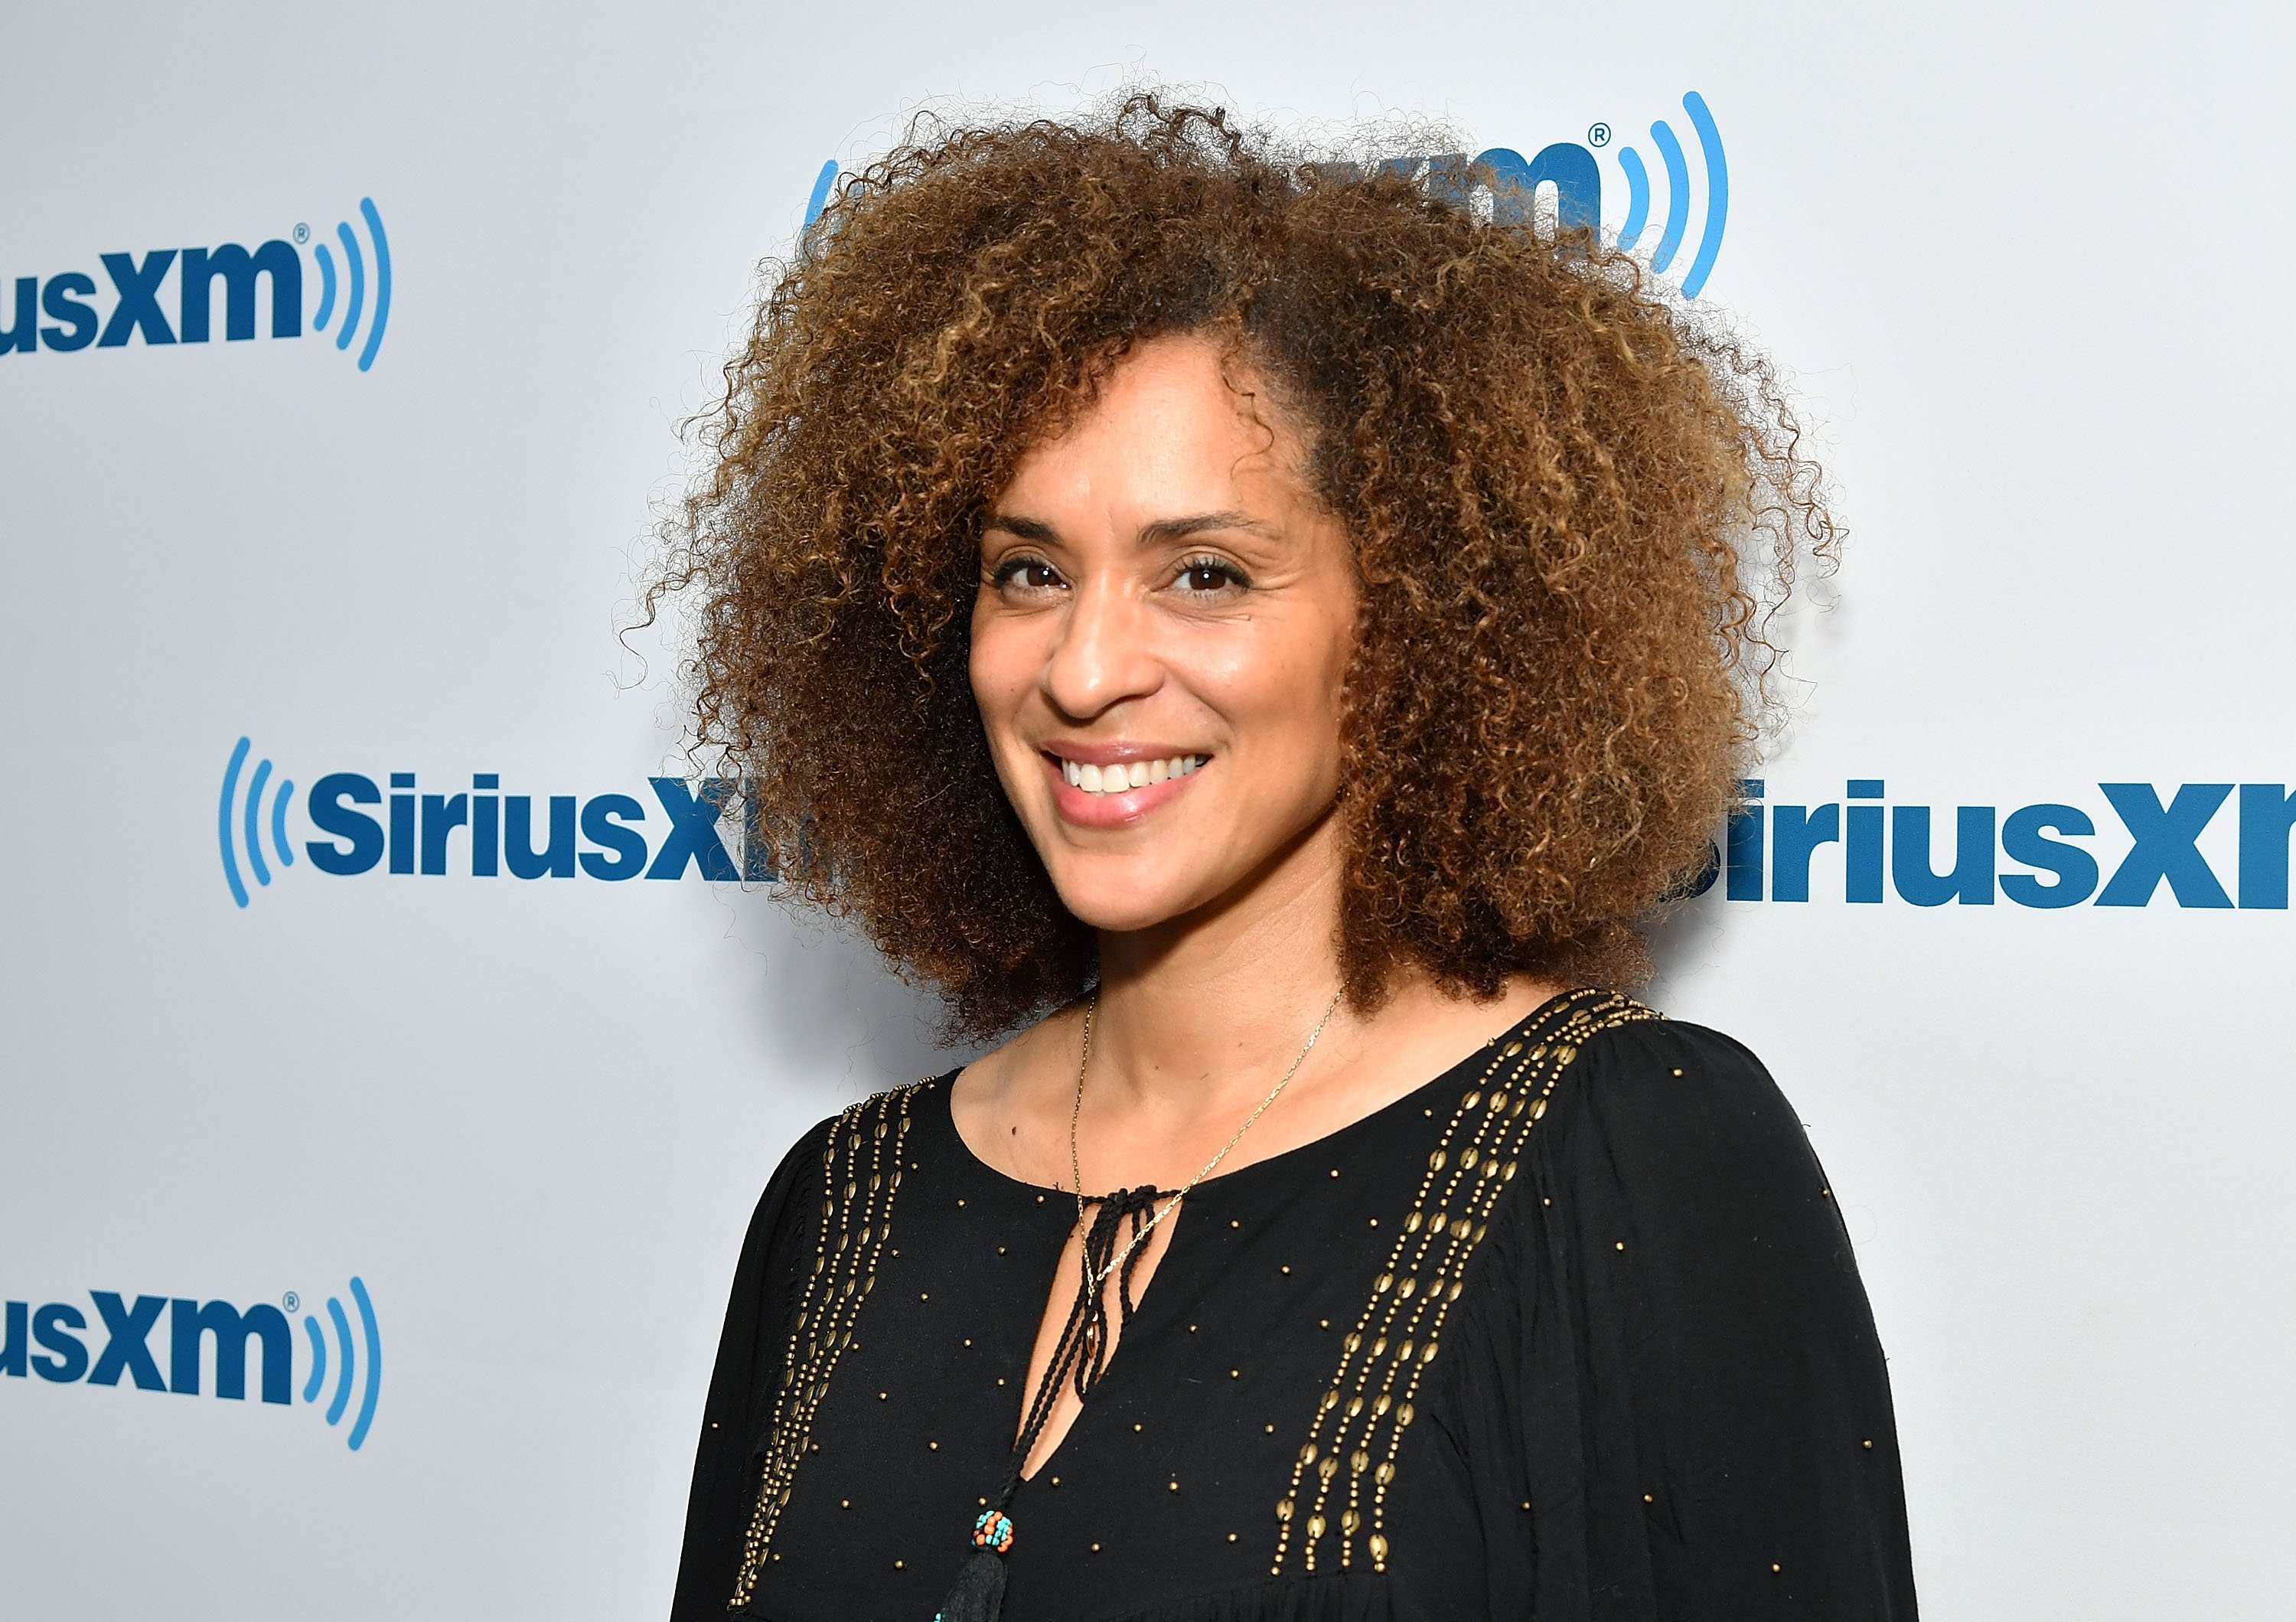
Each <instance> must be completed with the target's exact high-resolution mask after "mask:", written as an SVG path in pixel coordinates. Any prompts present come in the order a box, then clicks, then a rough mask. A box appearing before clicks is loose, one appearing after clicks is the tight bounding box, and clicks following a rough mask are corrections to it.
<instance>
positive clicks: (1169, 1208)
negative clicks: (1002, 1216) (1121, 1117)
mask: <svg viewBox="0 0 2296 1622" xmlns="http://www.w3.org/2000/svg"><path fill="white" fill-rule="evenodd" d="M1342 995H1345V993H1344V990H1341V991H1335V992H1333V994H1332V1000H1331V1001H1330V1002H1329V1003H1327V1004H1324V1017H1323V1018H1322V1019H1320V1020H1316V1028H1315V1029H1313V1030H1311V1031H1309V1032H1308V1040H1307V1042H1306V1044H1304V1045H1302V1046H1301V1047H1300V1053H1299V1056H1298V1057H1297V1058H1295V1059H1293V1060H1292V1066H1291V1068H1290V1069H1287V1070H1285V1071H1284V1072H1283V1077H1282V1079H1281V1080H1279V1081H1277V1082H1276V1084H1275V1085H1274V1086H1272V1087H1270V1088H1269V1089H1268V1090H1267V1097H1265V1098H1263V1099H1261V1100H1260V1101H1259V1108H1257V1109H1255V1110H1252V1112H1251V1114H1250V1115H1248V1116H1246V1117H1244V1120H1243V1125H1242V1126H1238V1127H1237V1128H1236V1129H1235V1135H1234V1136H1233V1137H1231V1138H1229V1139H1228V1141H1227V1142H1226V1143H1223V1144H1221V1145H1220V1151H1219V1152H1218V1154H1216V1155H1214V1156H1213V1157H1212V1158H1211V1159H1209V1160H1206V1161H1205V1162H1204V1167H1203V1169H1202V1170H1201V1171H1200V1172H1198V1173H1197V1174H1196V1175H1195V1176H1193V1177H1191V1178H1189V1179H1188V1185H1187V1187H1185V1188H1184V1189H1182V1190H1180V1192H1177V1193H1176V1194H1174V1195H1173V1196H1172V1197H1171V1198H1170V1199H1169V1200H1166V1201H1165V1202H1164V1203H1163V1204H1162V1205H1161V1206H1160V1207H1158V1208H1157V1209H1156V1210H1155V1211H1154V1213H1153V1214H1152V1215H1151V1216H1149V1218H1148V1220H1147V1221H1146V1222H1145V1223H1144V1224H1142V1225H1141V1226H1140V1229H1139V1231H1138V1232H1137V1233H1134V1234H1133V1235H1132V1241H1131V1242H1130V1243H1129V1244H1128V1245H1126V1246H1125V1247H1124V1249H1121V1250H1119V1251H1118V1252H1116V1253H1115V1254H1114V1255H1113V1256H1111V1257H1110V1258H1109V1262H1108V1266H1105V1267H1103V1268H1102V1269H1101V1270H1100V1272H1099V1274H1097V1275H1096V1276H1094V1277H1092V1278H1091V1279H1089V1280H1088V1281H1087V1284H1086V1289H1085V1298H1087V1299H1091V1298H1094V1297H1096V1296H1098V1295H1099V1293H1100V1291H1101V1289H1102V1287H1103V1285H1105V1284H1106V1283H1107V1282H1108V1277H1109V1274H1112V1273H1114V1272H1115V1271H1116V1270H1117V1269H1118V1268H1119V1267H1121V1266H1123V1265H1124V1264H1125V1262H1126V1261H1127V1260H1128V1259H1129V1258H1130V1257H1131V1255H1132V1253H1133V1252H1134V1251H1135V1250H1137V1249H1139V1248H1140V1247H1141V1246H1142V1245H1144V1244H1145V1243H1146V1242H1147V1241H1148V1236H1149V1235H1150V1234H1151V1233H1154V1232H1155V1231H1156V1225H1157V1224H1158V1223H1160V1222H1161V1221H1163V1220H1164V1218H1165V1217H1167V1216H1170V1215H1171V1214H1172V1212H1173V1210H1174V1209H1175V1208H1177V1206H1178V1205H1179V1203H1180V1201H1181V1200H1185V1199H1186V1198H1187V1197H1188V1196H1189V1195H1190V1194H1192V1193H1193V1192H1195V1189H1196V1184H1199V1183H1201V1182H1202V1181H1203V1180H1204V1179H1205V1178H1206V1177H1209V1176H1211V1175H1212V1173H1213V1171H1214V1170H1215V1169H1217V1168H1218V1166H1219V1163H1220V1162H1221V1161H1222V1160H1225V1159H1227V1155H1228V1151H1229V1150H1231V1149H1234V1147H1235V1146H1236V1145H1237V1144H1238V1143H1242V1142H1243V1135H1244V1134H1245V1133H1247V1132H1249V1131H1251V1128H1252V1124H1253V1123H1254V1122H1255V1121H1257V1120H1259V1118H1260V1117H1261V1116H1263V1115H1265V1114H1267V1109H1268V1106H1269V1105H1271V1104H1273V1103H1274V1102H1275V1101H1276V1100H1277V1099H1278V1098H1280V1097H1282V1096H1283V1089H1284V1088H1286V1087H1288V1086H1290V1085H1292V1077H1294V1076H1297V1075H1298V1074H1299V1073H1300V1066H1301V1065H1303V1064H1305V1063H1307V1062H1308V1054H1309V1053H1313V1052H1315V1050H1316V1038H1317V1037H1319V1036H1322V1035H1323V1034H1324V1026H1325V1025H1327V1024H1329V1023H1330V1022H1331V1019H1332V1016H1333V1014H1334V1013H1336V1012H1339V1006H1340V998H1341V996H1342ZM1099 1009H1100V993H1099V992H1097V991H1095V992H1094V993H1093V994H1092V998H1091V1000H1090V1001H1089V1002H1087V1003H1086V1004H1085V1005H1084V1052H1083V1053H1081V1054H1080V1055H1078V1059H1077V1079H1076V1102H1074V1103H1072V1104H1070V1106H1069V1175H1070V1176H1073V1177H1074V1178H1075V1179H1076V1202H1077V1231H1078V1233H1082V1232H1084V1231H1085V1229H1086V1228H1087V1221H1086V1217H1085V1203H1086V1202H1085V1197H1084V1163H1083V1161H1082V1160H1081V1159H1079V1158H1078V1154H1077V1120H1078V1117H1079V1116H1081V1115H1082V1114H1083V1113H1084V1073H1085V1069H1086V1068H1087V1066H1089V1065H1090V1064H1091V1063H1092V1020H1093V1015H1094V1014H1095V1013H1096V1012H1099Z"/></svg>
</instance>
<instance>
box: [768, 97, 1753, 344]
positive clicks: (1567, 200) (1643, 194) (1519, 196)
mask: <svg viewBox="0 0 2296 1622" xmlns="http://www.w3.org/2000/svg"><path fill="white" fill-rule="evenodd" d="M1682 110H1683V111H1684V112H1685V114H1687V115H1688V117H1689V119H1690V127H1691V129H1692V131H1693V133H1694V134H1695V135H1697V137H1698V147H1699V152H1700V153H1701V155H1702V158H1703V159H1704V161H1705V166H1706V218H1705V220H1704V222H1703V224H1702V226H1701V228H1700V231H1699V235H1698V247H1697V250H1696V251H1695V252H1693V254H1692V256H1691V260H1690V268H1689V269H1688V270H1686V271H1685V272H1684V273H1683V277H1682V296H1683V297H1684V298H1685V299H1695V298H1696V297H1698V295H1699V293H1700V292H1701V291H1703V290H1704V288H1705V286H1706V279H1707V277H1708V276H1710V275H1711V274H1713V273H1714V261H1715V259H1716V258H1717V257H1718V256H1719V255H1720V253H1721V251H1722V232H1723V228H1724V227H1725V226H1726V225H1727V224H1728V223H1729V219H1730V165H1729V161H1728V160H1727V158H1726V156H1725V154H1724V152H1723V150H1722V132H1721V130H1720V129H1719V128H1718V127H1716V125H1715V122H1714V114H1713V113H1712V111H1710V109H1709V108H1708V107H1707V105H1706V98H1705V97H1704V96H1702V95H1701V94H1698V92H1696V91H1695V90H1693V91H1691V92H1689V93H1688V94H1685V95H1684V97H1683V98H1682ZM1650 134H1651V144H1652V146H1653V147H1655V148H1656V149H1657V151H1658V155H1659V161H1660V163H1661V165H1662V166H1663V169H1664V173H1665V176H1666V194H1665V197H1664V199H1663V200H1662V212H1663V217H1662V219H1661V224H1660V226H1659V233H1658V237H1657V240H1656V241H1655V242H1653V243H1652V246H1651V250H1650V266H1651V269H1652V270H1653V271H1655V272H1657V273H1658V274H1661V275H1664V274H1666V273H1667V272H1668V271H1669V270H1671V269H1672V268H1673V267H1674V262H1675V259H1676V258H1677V256H1678V255H1679V254H1680V253H1681V251H1682V247H1683V244H1684V243H1685V242H1687V241H1688V240H1689V233H1690V203H1691V196H1690V160H1689V158H1688V157H1687V155H1686V154H1685V152H1684V151H1683V145H1682V139H1681V137H1680V136H1678V135H1676V134H1675V132H1674V127H1673V126H1672V125H1670V124H1669V123H1668V122H1667V121H1666V120H1665V119H1659V120H1658V121H1657V122H1655V123H1653V124H1652V126H1651V127H1650ZM1610 143H1611V127H1610V126H1609V125H1607V124H1596V125H1595V126H1594V127H1591V128H1589V129H1588V130H1587V145H1581V144H1579V143H1578V142H1575V141H1558V142H1555V143H1552V144H1550V145H1547V146H1543V147H1541V148H1540V149H1539V150H1538V153H1537V154H1536V155H1535V156H1533V157H1530V158H1525V157H1524V156H1523V155H1522V154H1521V152H1516V151H1515V150H1514V149H1513V147H1506V146H1495V147H1492V148H1491V149H1490V150H1489V151H1488V152H1483V153H1482V154H1481V155H1480V156H1479V157H1475V158H1472V159H1470V158H1469V157H1468V156H1467V155H1466V154H1465V153H1464V152H1449V153H1445V154H1442V155H1440V156H1438V157H1434V158H1397V159H1391V160H1389V161H1388V164H1387V166H1386V167H1387V168H1390V169H1394V170H1397V171H1398V172H1401V173H1405V174H1408V175H1410V176H1413V177H1414V178H1415V179H1417V180H1420V181H1421V182H1423V184H1425V185H1426V186H1427V187H1428V188H1429V189H1430V190H1431V191H1433V192H1435V193H1438V194H1439V195H1447V196H1452V197H1458V198H1464V197H1465V196H1466V195H1467V193H1468V192H1469V190H1470V187H1469V184H1468V176H1469V174H1470V173H1471V172H1472V170H1473V169H1474V168H1476V167H1477V166H1479V165H1480V166H1481V167H1482V168H1484V169H1485V170H1486V171H1487V172H1488V174H1489V176H1491V178H1492V180H1493V182H1494V183H1495V184H1494V185H1493V187H1492V196H1491V210H1492V217H1494V218H1495V219H1498V220H1501V221H1506V222H1513V223H1521V222H1523V221H1525V220H1529V219H1530V218H1531V217H1532V214H1533V210H1534V209H1535V208H1536V207H1537V201H1538V191H1539V188H1540V187H1541V186H1546V185H1551V186H1553V187H1554V219H1555V223H1556V224H1557V225H1562V227H1564V228H1565V229H1569V230H1581V229H1583V230H1587V231H1600V230H1601V229H1602V226H1603V165H1602V162H1601V160H1598V159H1597V158H1596V157H1595V152H1594V150H1593V149H1594V148H1599V147H1608V146H1609V145H1610ZM1616 160H1617V163H1618V166H1619V173H1620V175H1621V176H1624V177H1625V180H1626V183H1627V213H1626V218H1625V219H1624V221H1623V222H1621V223H1620V226H1619V230H1618V235H1617V237H1616V239H1615V241H1616V242H1617V244H1618V246H1619V247H1620V249H1621V250H1625V251H1627V252H1633V251H1635V250H1636V249H1638V248H1639V247H1640V246H1641V244H1642V240H1643V233H1644V231H1646V230H1647V229H1648V228H1649V226H1650V223H1651V220H1652V208H1651V204H1652V196H1653V187H1652V180H1651V173H1650V168H1649V166H1648V165H1647V164H1645V163H1644V161H1643V157H1642V154H1641V153H1640V152H1636V150H1635V149H1634V148H1633V147H1631V146H1622V147H1620V148H1619V150H1618V152H1617V159H1616ZM1348 172H1349V173H1353V172H1355V171H1354V170H1353V169H1352V168H1349V170H1348ZM836 181H837V162H836V160H834V159H832V160H830V161H829V162H827V163H824V164H823V165H822V166H821V172H820V173H819V174H818V175H817V176H815V177H814V182H813V194H812V196H811V197H809V198H808V199H807V200H806V205H805V224H806V227H807V228H808V229H811V227H812V225H813V223H814V221H815V220H816V219H818V218H820V217H821V211H822V209H824V208H826V207H827V206H828V203H829V193H830V190H831V188H832V186H833V185H834V184H836Z"/></svg>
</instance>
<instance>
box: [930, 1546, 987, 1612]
mask: <svg viewBox="0 0 2296 1622" xmlns="http://www.w3.org/2000/svg"><path fill="white" fill-rule="evenodd" d="M1004 1609H1005V1557H1004V1556H1003V1555H1001V1554H999V1553H997V1552H996V1551H995V1550H993V1549H975V1550H974V1551H973V1552H972V1556H971V1557H970V1558H969V1559H967V1560H966V1561H965V1562H964V1569H962V1570H960V1571H959V1572H958V1573H957V1574H956V1582H955V1585H953V1586H951V1587H950V1589H949V1591H948V1597H947V1599H945V1600H943V1601H942V1602H940V1610H938V1611H936V1612H934V1613H933V1622H996V1617H997V1613H998V1612H1000V1611H1002V1610H1004Z"/></svg>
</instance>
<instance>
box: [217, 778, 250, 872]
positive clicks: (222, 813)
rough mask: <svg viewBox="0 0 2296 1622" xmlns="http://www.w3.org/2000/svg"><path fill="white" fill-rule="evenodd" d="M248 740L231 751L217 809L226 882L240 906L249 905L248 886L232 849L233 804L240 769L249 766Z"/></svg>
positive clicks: (219, 842) (218, 840)
mask: <svg viewBox="0 0 2296 1622" xmlns="http://www.w3.org/2000/svg"><path fill="white" fill-rule="evenodd" d="M249 747H250V746H249V742H248V740H246V739H245V738H242V739H241V740H240V741H239V742H238V743H237V744H236V745H235V746H234V748H233V750H232V751H231V764H230V765H229V766H225V767H224V769H223V799H222V802H221V804H220V805H218V806H217V809H216V845H217V848H219V849H220V850H221V851H222V852H223V876H224V881H225V883H227V884H229V885H230V886H231V898H232V899H233V900H234V901H236V902H238V903H239V905H242V906H245V905H247V886H246V885H244V884H242V882H240V877H239V857H238V856H236V855H234V853H233V851H232V848H231V803H232V801H233V800H234V799H236V798H237V797H238V794H239V768H240V767H242V766H245V765H246V764H247V751H248V749H249Z"/></svg>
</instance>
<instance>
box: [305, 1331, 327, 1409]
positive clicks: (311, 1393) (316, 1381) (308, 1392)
mask: <svg viewBox="0 0 2296 1622" xmlns="http://www.w3.org/2000/svg"><path fill="white" fill-rule="evenodd" d="M303 1332H304V1333H305V1334H307V1335H308V1336H309V1337H310V1338H311V1378H310V1379H308V1380H305V1381H304V1382H303V1400H304V1401H305V1402H307V1403H315V1402H317V1401H318V1400H319V1388H320V1387H322V1386H324V1385H325V1384H326V1383H327V1338H326V1337H325V1336H324V1335H323V1334H321V1333H320V1332H319V1321H318V1320H317V1319H316V1318H314V1317H312V1316H310V1315H308V1314H306V1315H304V1318H303Z"/></svg>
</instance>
